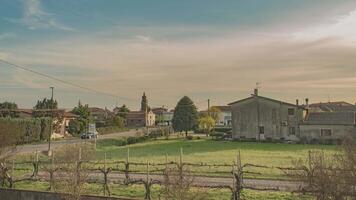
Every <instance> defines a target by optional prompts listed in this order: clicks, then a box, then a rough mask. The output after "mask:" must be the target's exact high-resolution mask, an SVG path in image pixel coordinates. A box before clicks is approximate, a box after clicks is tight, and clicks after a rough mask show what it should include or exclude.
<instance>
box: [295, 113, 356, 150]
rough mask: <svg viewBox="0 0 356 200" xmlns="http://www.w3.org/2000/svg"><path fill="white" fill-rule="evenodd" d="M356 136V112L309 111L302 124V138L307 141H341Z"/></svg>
mask: <svg viewBox="0 0 356 200" xmlns="http://www.w3.org/2000/svg"><path fill="white" fill-rule="evenodd" d="M345 136H353V137H356V116H355V112H349V111H348V112H309V113H308V114H307V115H306V117H305V120H304V121H303V123H301V124H300V139H301V140H302V141H304V142H307V143H317V142H320V141H321V142H324V143H340V142H341V141H342V139H343V138H344V137H345Z"/></svg>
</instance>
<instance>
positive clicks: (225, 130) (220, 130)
mask: <svg viewBox="0 0 356 200" xmlns="http://www.w3.org/2000/svg"><path fill="white" fill-rule="evenodd" d="M213 132H223V133H228V132H232V128H231V127H215V128H214V130H213Z"/></svg>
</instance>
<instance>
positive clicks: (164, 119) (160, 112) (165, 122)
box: [152, 107, 174, 126]
mask: <svg viewBox="0 0 356 200" xmlns="http://www.w3.org/2000/svg"><path fill="white" fill-rule="evenodd" d="M152 112H153V113H154V114H155V116H156V125H159V126H170V125H172V119H173V114H174V112H171V111H168V109H167V108H164V107H159V108H152Z"/></svg>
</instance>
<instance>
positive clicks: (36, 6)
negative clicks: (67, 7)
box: [10, 0, 74, 31]
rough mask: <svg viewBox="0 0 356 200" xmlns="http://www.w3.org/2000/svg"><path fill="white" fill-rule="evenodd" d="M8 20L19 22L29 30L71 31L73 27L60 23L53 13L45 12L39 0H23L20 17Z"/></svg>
mask: <svg viewBox="0 0 356 200" xmlns="http://www.w3.org/2000/svg"><path fill="white" fill-rule="evenodd" d="M10 21H12V22H15V23H20V24H22V25H24V26H26V27H28V28H29V29H31V30H35V29H50V28H54V29H59V30H66V31H73V30H74V29H73V28H71V27H68V26H66V25H64V24H62V23H60V22H59V21H58V20H57V19H56V18H55V16H54V14H52V13H49V12H46V11H45V10H44V8H43V7H42V4H41V0H24V11H23V16H22V18H21V19H11V20H10Z"/></svg>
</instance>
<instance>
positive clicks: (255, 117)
mask: <svg viewBox="0 0 356 200" xmlns="http://www.w3.org/2000/svg"><path fill="white" fill-rule="evenodd" d="M229 106H231V113H232V137H233V139H250V140H257V141H260V140H298V137H299V134H300V129H299V124H300V123H301V122H302V121H303V116H304V114H305V109H304V108H303V107H301V106H299V105H298V103H296V104H291V103H287V102H283V101H279V100H275V99H271V98H267V97H263V96H259V95H258V91H257V90H255V92H254V94H253V95H251V97H248V98H245V99H242V100H238V101H235V102H232V103H230V104H229Z"/></svg>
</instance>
